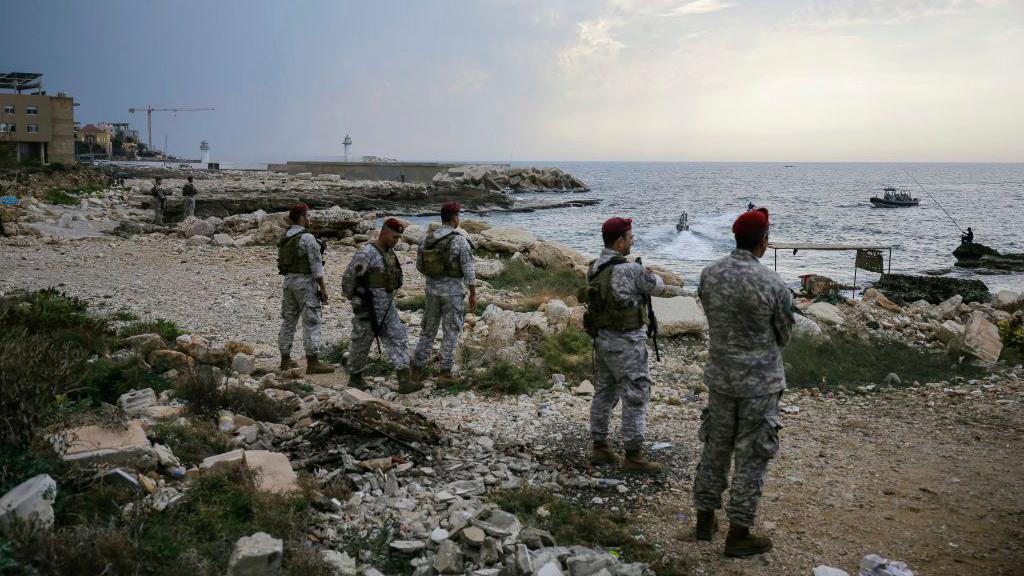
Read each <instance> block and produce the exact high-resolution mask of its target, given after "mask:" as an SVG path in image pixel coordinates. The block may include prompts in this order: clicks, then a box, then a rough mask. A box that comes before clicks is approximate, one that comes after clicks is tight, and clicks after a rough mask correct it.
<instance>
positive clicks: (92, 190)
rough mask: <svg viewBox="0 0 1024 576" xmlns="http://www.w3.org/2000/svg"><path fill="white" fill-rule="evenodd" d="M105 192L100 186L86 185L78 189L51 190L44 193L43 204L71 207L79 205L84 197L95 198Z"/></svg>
mask: <svg viewBox="0 0 1024 576" xmlns="http://www.w3.org/2000/svg"><path fill="white" fill-rule="evenodd" d="M102 190H103V186H101V185H99V184H84V185H82V186H79V187H78V188H71V189H66V190H65V189H61V188H51V189H49V190H47V191H46V192H44V193H43V202H46V203H47V204H62V205H65V206H70V205H72V204H78V203H79V202H80V201H81V199H82V197H84V196H93V195H95V194H96V193H97V192H100V191H102Z"/></svg>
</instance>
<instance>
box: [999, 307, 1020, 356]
mask: <svg viewBox="0 0 1024 576" xmlns="http://www.w3.org/2000/svg"><path fill="white" fill-rule="evenodd" d="M999 337H1000V338H1002V340H1003V352H1002V354H1000V355H999V359H1000V360H1002V361H1003V362H1006V363H1007V364H1010V365H1017V364H1024V319H1021V317H1020V316H1014V317H1013V318H1011V319H1009V320H1003V321H1002V322H1000V323H999Z"/></svg>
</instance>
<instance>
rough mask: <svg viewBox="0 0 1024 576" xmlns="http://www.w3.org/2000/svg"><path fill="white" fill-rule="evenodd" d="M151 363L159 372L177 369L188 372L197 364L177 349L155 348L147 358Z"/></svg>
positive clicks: (180, 371)
mask: <svg viewBox="0 0 1024 576" xmlns="http://www.w3.org/2000/svg"><path fill="white" fill-rule="evenodd" d="M146 361H147V362H149V365H150V366H152V367H153V369H154V370H156V371H157V372H166V371H168V370H177V371H178V372H179V373H182V374H184V373H187V372H189V371H190V370H191V369H192V366H194V365H195V361H194V360H193V359H192V358H191V357H190V356H187V355H185V354H183V353H181V352H178V351H177V350H154V351H152V352H150V353H149V356H148V357H147V358H146Z"/></svg>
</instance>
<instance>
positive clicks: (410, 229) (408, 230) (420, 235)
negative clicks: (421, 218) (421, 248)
mask: <svg viewBox="0 0 1024 576" xmlns="http://www.w3.org/2000/svg"><path fill="white" fill-rule="evenodd" d="M426 237H427V228H426V227H425V226H420V225H419V224H409V225H408V226H406V227H405V231H404V232H402V238H405V241H406V242H408V243H409V244H414V245H419V243H420V242H423V239H424V238H426Z"/></svg>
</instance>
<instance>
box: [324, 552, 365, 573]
mask: <svg viewBox="0 0 1024 576" xmlns="http://www.w3.org/2000/svg"><path fill="white" fill-rule="evenodd" d="M322 556H323V559H324V562H325V563H326V564H327V565H328V566H330V567H331V569H332V570H333V571H334V574H335V576H356V574H357V572H356V561H355V559H354V558H352V557H351V556H349V555H348V553H346V552H338V551H336V550H324V551H323V553H322Z"/></svg>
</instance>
